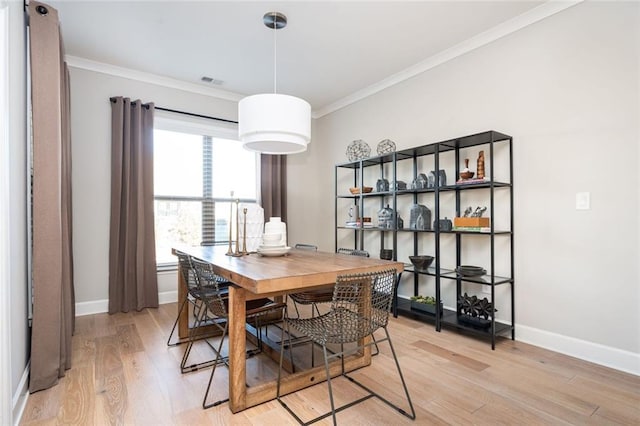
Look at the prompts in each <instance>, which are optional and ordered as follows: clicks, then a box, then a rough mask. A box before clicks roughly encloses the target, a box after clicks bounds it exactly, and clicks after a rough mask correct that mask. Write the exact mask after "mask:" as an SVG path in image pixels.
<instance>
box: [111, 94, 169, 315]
mask: <svg viewBox="0 0 640 426" xmlns="http://www.w3.org/2000/svg"><path fill="white" fill-rule="evenodd" d="M153 111H154V105H153V104H152V103H150V104H143V103H142V102H140V101H139V100H138V101H133V102H131V101H130V100H129V99H128V98H122V97H115V98H111V225H110V230H109V313H110V314H113V313H116V312H129V311H130V310H132V309H135V310H137V311H139V310H141V309H144V308H150V307H158V279H157V275H156V248H155V233H154V214H153Z"/></svg>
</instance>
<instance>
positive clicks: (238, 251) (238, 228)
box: [231, 198, 242, 257]
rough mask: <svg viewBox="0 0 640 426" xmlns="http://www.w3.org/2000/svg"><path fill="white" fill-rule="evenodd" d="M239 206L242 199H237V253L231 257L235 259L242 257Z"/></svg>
mask: <svg viewBox="0 0 640 426" xmlns="http://www.w3.org/2000/svg"><path fill="white" fill-rule="evenodd" d="M238 204H240V199H239V198H236V251H234V252H233V254H232V255H231V256H234V257H240V256H242V253H240V209H239V208H238Z"/></svg>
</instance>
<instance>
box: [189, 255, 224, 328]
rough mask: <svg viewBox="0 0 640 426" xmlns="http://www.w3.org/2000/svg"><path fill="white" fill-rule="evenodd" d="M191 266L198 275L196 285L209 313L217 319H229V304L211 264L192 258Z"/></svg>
mask: <svg viewBox="0 0 640 426" xmlns="http://www.w3.org/2000/svg"><path fill="white" fill-rule="evenodd" d="M191 264H192V265H193V269H194V270H195V273H196V277H197V280H196V285H197V286H198V291H199V292H200V297H201V298H202V300H203V302H204V303H205V305H206V307H207V309H208V310H209V312H211V313H212V314H213V315H215V316H217V317H222V318H227V317H228V314H227V304H226V303H225V300H224V298H223V292H222V289H221V288H220V286H219V285H218V278H219V275H217V274H216V273H215V272H213V268H212V266H211V264H210V263H208V262H203V261H201V260H199V259H196V258H194V257H191Z"/></svg>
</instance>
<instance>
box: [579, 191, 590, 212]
mask: <svg viewBox="0 0 640 426" xmlns="http://www.w3.org/2000/svg"><path fill="white" fill-rule="evenodd" d="M589 209H591V193H589V192H577V193H576V210H589Z"/></svg>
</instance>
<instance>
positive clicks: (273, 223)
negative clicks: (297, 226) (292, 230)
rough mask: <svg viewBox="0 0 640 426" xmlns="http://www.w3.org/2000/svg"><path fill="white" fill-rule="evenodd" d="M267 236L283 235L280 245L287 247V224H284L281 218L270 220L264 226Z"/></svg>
mask: <svg viewBox="0 0 640 426" xmlns="http://www.w3.org/2000/svg"><path fill="white" fill-rule="evenodd" d="M264 233H265V234H278V233H280V234H281V235H282V238H281V240H280V245H281V246H283V247H286V246H287V224H286V223H284V222H282V221H281V220H280V218H279V217H271V218H269V222H267V223H265V224H264Z"/></svg>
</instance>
